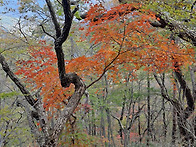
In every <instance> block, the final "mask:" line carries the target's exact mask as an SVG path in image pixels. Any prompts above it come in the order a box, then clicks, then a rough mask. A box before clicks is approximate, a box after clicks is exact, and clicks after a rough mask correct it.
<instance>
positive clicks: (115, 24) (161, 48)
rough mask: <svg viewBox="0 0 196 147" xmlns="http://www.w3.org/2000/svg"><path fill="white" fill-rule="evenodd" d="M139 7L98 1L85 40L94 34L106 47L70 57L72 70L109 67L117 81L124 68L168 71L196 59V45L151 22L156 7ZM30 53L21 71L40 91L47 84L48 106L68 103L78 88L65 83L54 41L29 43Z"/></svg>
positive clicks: (93, 72)
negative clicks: (183, 43) (109, 6)
mask: <svg viewBox="0 0 196 147" xmlns="http://www.w3.org/2000/svg"><path fill="white" fill-rule="evenodd" d="M138 9H140V5H138V4H137V5H136V4H124V5H119V6H117V7H114V8H112V9H110V10H107V9H106V8H104V6H102V5H101V4H100V5H98V4H96V5H94V6H92V7H91V9H90V10H89V11H88V15H87V18H86V19H85V20H84V21H83V22H82V23H83V24H82V26H83V27H81V28H80V30H81V31H83V32H84V34H85V35H84V36H82V39H84V38H86V37H90V41H91V43H94V44H98V43H101V46H100V50H98V51H97V52H96V54H94V55H88V56H81V57H77V58H75V59H71V60H66V61H65V62H66V72H76V73H77V74H79V75H80V76H81V77H83V78H84V80H85V77H86V79H89V77H91V78H92V79H95V78H96V77H100V76H102V75H103V74H104V73H105V72H107V71H109V72H108V78H110V79H113V81H116V79H117V78H118V79H119V77H120V76H121V72H123V71H124V70H127V71H130V70H139V69H141V68H142V69H144V70H149V71H152V72H163V71H168V70H171V69H174V64H175V63H176V62H178V63H180V65H185V64H192V63H193V62H194V58H193V55H194V50H193V49H192V48H190V47H189V46H188V45H187V46H186V47H180V46H178V45H176V44H175V43H174V41H173V40H171V39H170V36H169V35H165V34H164V32H162V31H160V30H157V29H155V28H153V27H152V26H151V25H150V22H149V20H155V17H154V14H153V13H152V12H150V11H145V13H144V12H143V10H142V9H140V11H137V10H138ZM29 56H30V58H29V59H28V60H19V61H18V62H17V64H18V65H19V67H20V68H19V70H18V71H17V72H16V74H18V75H23V78H25V80H26V82H27V83H28V85H29V87H31V88H32V87H33V89H34V90H36V89H39V88H41V87H42V90H41V95H42V96H43V97H44V102H45V105H46V106H48V107H50V106H54V107H56V108H61V107H63V105H62V103H66V100H67V99H68V98H69V96H70V95H71V93H72V92H73V88H72V87H70V88H66V89H64V88H62V87H61V86H60V82H59V77H58V72H57V67H56V62H57V61H56V55H55V53H54V52H53V49H52V46H50V45H47V44H46V42H44V41H40V43H39V46H32V47H30V48H29ZM122 69H123V70H122ZM87 82H90V81H87ZM117 82H118V81H117Z"/></svg>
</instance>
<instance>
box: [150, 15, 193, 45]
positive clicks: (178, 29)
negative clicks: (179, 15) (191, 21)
mask: <svg viewBox="0 0 196 147" xmlns="http://www.w3.org/2000/svg"><path fill="white" fill-rule="evenodd" d="M156 17H157V18H158V19H157V20H159V21H158V22H151V25H152V26H153V27H160V28H165V29H167V28H168V29H169V30H170V31H172V32H174V33H175V34H176V35H177V36H178V37H180V38H181V39H183V40H185V41H187V42H190V43H192V44H193V45H194V46H196V32H195V31H194V30H189V29H188V28H187V27H186V26H184V25H183V24H181V23H179V22H177V21H175V20H173V19H171V18H169V17H167V16H165V15H164V14H162V13H159V14H157V15H156Z"/></svg>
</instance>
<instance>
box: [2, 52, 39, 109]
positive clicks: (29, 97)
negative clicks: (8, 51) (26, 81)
mask: <svg viewBox="0 0 196 147" xmlns="http://www.w3.org/2000/svg"><path fill="white" fill-rule="evenodd" d="M0 63H1V65H2V68H3V70H4V71H5V72H6V74H7V75H8V76H9V77H10V79H11V80H12V81H13V82H14V83H15V84H16V86H17V87H18V88H19V89H20V91H21V92H22V94H23V95H24V97H25V98H26V100H27V102H28V103H29V104H30V105H31V106H34V105H35V102H36V101H35V100H34V98H33V97H32V95H31V94H30V92H29V91H28V90H27V89H26V88H25V86H24V85H23V84H22V83H21V82H20V80H19V79H18V77H16V75H15V74H14V73H13V72H12V71H11V69H10V67H9V65H8V64H7V62H6V61H5V58H4V56H3V55H1V54H0Z"/></svg>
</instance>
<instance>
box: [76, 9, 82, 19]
mask: <svg viewBox="0 0 196 147" xmlns="http://www.w3.org/2000/svg"><path fill="white" fill-rule="evenodd" d="M74 16H75V17H76V18H77V19H79V20H81V19H82V18H81V17H80V13H79V12H78V11H77V12H76V13H75V14H74Z"/></svg>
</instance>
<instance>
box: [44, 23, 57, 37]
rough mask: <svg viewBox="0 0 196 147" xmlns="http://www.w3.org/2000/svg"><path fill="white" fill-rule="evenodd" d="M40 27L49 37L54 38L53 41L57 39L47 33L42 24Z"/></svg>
mask: <svg viewBox="0 0 196 147" xmlns="http://www.w3.org/2000/svg"><path fill="white" fill-rule="evenodd" d="M40 26H41V28H42V31H43V32H44V33H45V34H46V35H48V36H50V37H52V38H53V39H55V37H54V36H52V35H51V34H49V33H48V32H46V30H45V29H44V26H43V25H42V24H40Z"/></svg>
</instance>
